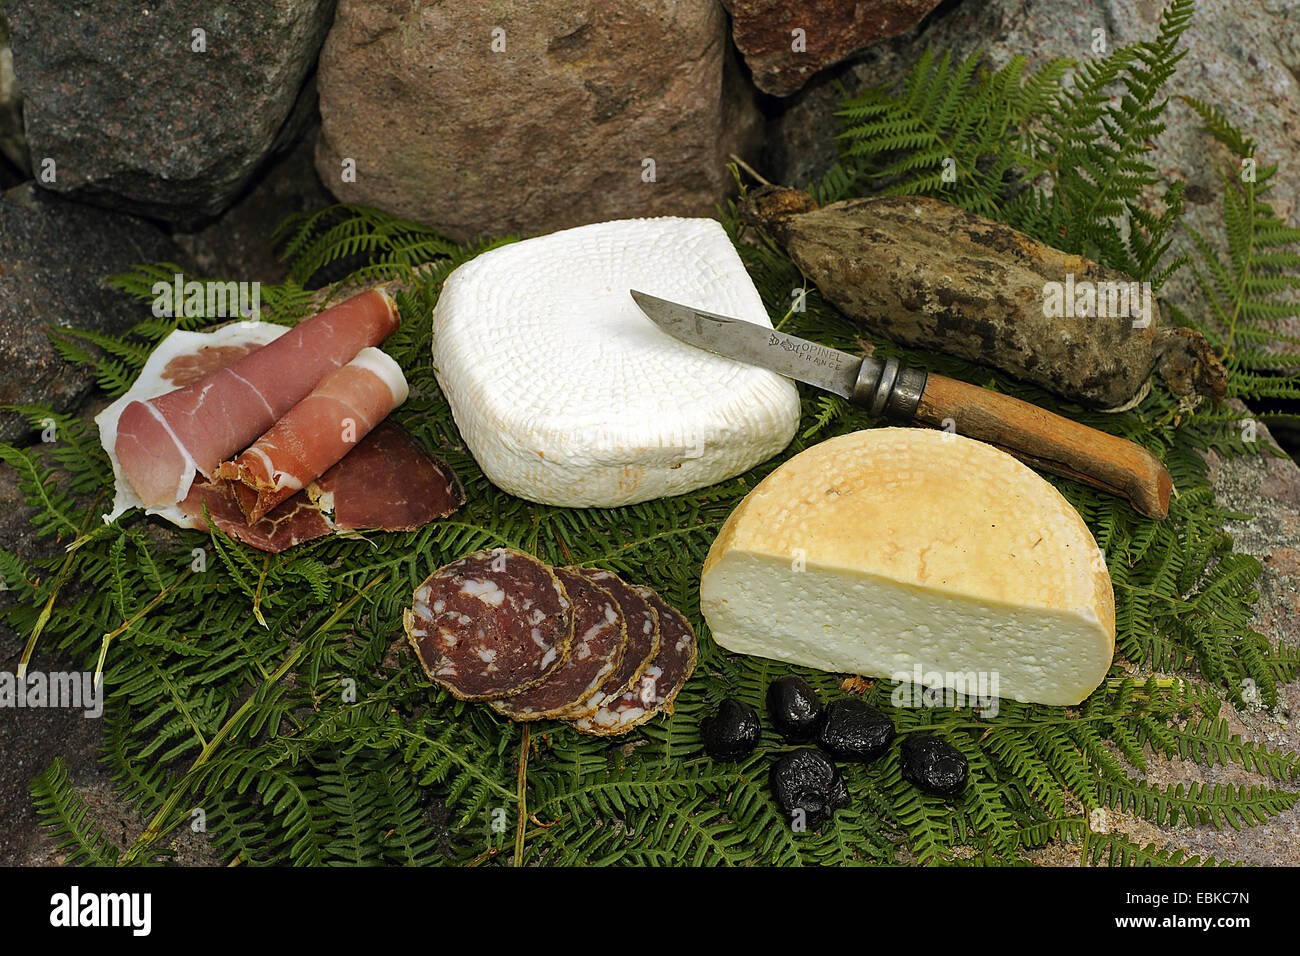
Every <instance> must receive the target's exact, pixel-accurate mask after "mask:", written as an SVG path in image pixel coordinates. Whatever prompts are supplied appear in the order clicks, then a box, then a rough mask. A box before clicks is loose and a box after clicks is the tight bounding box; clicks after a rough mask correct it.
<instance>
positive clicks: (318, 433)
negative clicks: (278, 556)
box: [216, 348, 407, 523]
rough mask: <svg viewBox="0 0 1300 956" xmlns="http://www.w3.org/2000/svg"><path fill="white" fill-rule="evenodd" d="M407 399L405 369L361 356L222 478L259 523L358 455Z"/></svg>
mask: <svg viewBox="0 0 1300 956" xmlns="http://www.w3.org/2000/svg"><path fill="white" fill-rule="evenodd" d="M406 396H407V385H406V378H405V376H403V375H402V369H401V367H400V366H399V365H398V364H397V363H396V362H394V361H393V360H392V359H391V358H390V357H389V356H387V355H385V354H384V353H383V352H381V351H380V350H379V349H377V348H365V349H362V350H361V351H360V352H358V353H357V356H356V358H354V359H353V360H352V361H351V362H349V363H348V364H347V365H344V366H343V367H341V368H338V369H335V370H334V371H332V372H330V373H329V374H327V375H326V376H325V377H324V378H323V379H321V380H320V383H319V384H318V385H317V386H316V387H315V388H314V389H312V391H311V393H310V394H309V395H308V396H307V397H306V398H304V399H303V400H302V401H300V402H299V403H298V404H297V405H295V406H293V408H291V409H290V410H289V411H288V412H286V413H285V415H284V417H283V418H281V419H280V420H279V421H277V422H276V423H275V424H274V425H272V426H271V428H270V429H269V430H268V431H267V432H266V434H265V435H263V436H262V437H261V438H259V439H258V440H257V441H256V442H254V443H253V444H252V445H251V446H250V447H249V448H247V449H246V450H245V451H244V452H243V453H242V454H240V455H239V456H238V457H237V458H235V459H234V460H233V461H228V462H224V463H223V464H222V465H221V466H220V467H219V468H218V469H217V470H216V477H217V478H218V479H220V480H222V481H227V482H229V483H230V491H231V493H232V495H233V496H234V499H235V501H236V502H237V503H238V505H239V508H240V510H241V511H242V512H243V513H244V518H245V519H246V520H247V521H249V522H250V523H252V522H256V521H258V520H260V519H261V518H263V517H265V516H266V515H267V514H268V513H270V511H271V509H273V508H274V507H275V506H276V505H278V504H280V502H282V501H284V500H286V499H287V498H289V497H290V496H292V495H293V494H295V493H297V492H298V491H301V490H302V489H303V488H305V487H306V486H307V485H308V484H309V483H310V482H312V481H315V480H316V479H317V478H319V477H320V476H321V475H323V474H324V473H325V472H326V471H327V470H328V469H329V468H330V467H331V466H333V465H334V464H335V463H337V462H338V461H340V460H341V459H342V458H343V456H344V455H346V454H348V452H350V451H352V449H353V448H355V447H356V445H357V442H359V441H360V440H361V439H362V438H364V437H365V436H366V435H367V434H369V433H370V431H371V430H372V429H373V428H374V427H375V426H376V425H378V424H379V423H380V422H381V421H383V420H384V418H385V417H386V416H387V415H388V413H389V412H391V411H392V410H393V409H394V408H396V407H397V406H398V405H400V404H402V402H404V401H406Z"/></svg>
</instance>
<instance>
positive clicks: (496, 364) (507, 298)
mask: <svg viewBox="0 0 1300 956" xmlns="http://www.w3.org/2000/svg"><path fill="white" fill-rule="evenodd" d="M630 289H638V290H640V291H642V292H648V293H650V294H651V295H656V296H660V297H662V298H665V299H670V300H672V301H675V302H681V303H684V304H688V305H692V306H696V307H698V308H701V309H704V310H707V311H710V312H717V313H721V314H723V315H728V316H732V317H735V318H738V319H743V320H745V321H749V322H754V323H756V324H759V325H763V326H766V327H768V328H770V327H771V322H770V321H769V319H768V316H767V311H766V309H765V308H764V307H763V302H762V299H761V298H760V296H759V294H758V290H756V289H755V288H754V283H753V282H752V280H751V279H750V278H749V275H748V273H746V271H745V267H744V264H743V263H742V262H741V260H740V256H739V255H737V253H736V250H735V248H734V247H733V246H732V244H731V240H730V239H729V238H728V237H727V234H726V232H725V231H724V230H723V228H722V226H721V225H720V224H719V223H717V222H715V221H714V220H712V219H681V218H671V217H666V218H660V219H629V220H621V221H617V222H603V223H596V224H594V225H590V226H579V227H578V228H576V229H567V230H564V231H562V232H557V233H552V234H551V235H547V236H541V237H538V238H536V239H528V240H525V241H523V242H518V243H514V244H512V245H508V246H503V247H501V248H498V249H493V250H491V251H489V252H485V253H483V254H482V255H481V256H478V257H477V258H475V259H473V260H471V261H470V262H467V263H466V264H465V265H462V266H460V267H459V268H458V269H456V270H455V271H454V272H452V274H451V275H450V276H448V277H447V281H446V283H445V284H444V286H443V290H442V294H441V296H440V298H439V300H438V306H437V309H436V310H435V312H434V318H433V360H434V370H435V372H436V373H437V377H438V382H439V384H440V385H441V386H442V390H443V393H444V394H445V395H446V397H447V401H448V402H449V403H450V405H451V410H452V414H453V415H454V416H455V419H456V424H457V425H458V426H459V428H460V432H461V435H462V437H463V438H464V440H465V443H466V445H467V446H468V447H469V450H470V452H471V453H472V454H473V455H474V458H475V460H476V461H477V462H478V464H479V466H480V467H481V468H482V469H483V472H484V474H485V475H487V477H488V479H489V480H491V481H492V482H493V483H494V484H495V485H497V486H498V487H500V488H502V489H504V490H505V491H508V492H510V493H511V494H514V495H518V496H519V497H521V498H527V499H529V500H531V501H538V502H542V503H544V504H553V505H565V506H573V507H613V506H617V505H626V504H633V503H635V502H639V501H648V500H650V499H652V498H661V497H664V496H667V495H677V494H684V493H685V492H688V491H693V490H695V489H697V488H701V487H703V486H705V485H710V484H713V483H715V482H718V481H722V480H724V479H726V478H730V477H732V476H734V475H737V474H740V473H741V472H743V471H746V470H747V469H749V468H752V467H753V466H754V465H757V464H758V463H759V462H762V461H764V460H765V459H767V458H770V457H772V456H773V455H775V454H777V453H778V452H780V451H781V450H782V449H783V448H785V446H786V445H787V444H789V442H790V439H791V438H793V437H794V432H795V428H796V427H797V426H798V422H799V399H798V393H797V392H796V390H795V387H794V386H793V385H792V384H791V383H790V382H789V381H787V380H786V379H784V378H782V377H781V376H779V375H776V374H774V373H772V372H767V371H764V370H763V369H759V368H754V367H752V366H747V365H742V364H740V363H738V362H734V361H731V360H730V359H725V358H722V357H720V356H717V355H713V354H711V353H709V352H705V351H703V350H702V349H697V348H694V347H693V346H690V345H686V344H684V343H682V342H679V341H677V340H676V339H674V338H673V337H672V336H670V335H668V334H667V333H665V332H663V331H661V330H660V329H659V328H658V327H657V326H655V324H654V323H653V322H651V321H650V319H648V318H647V317H646V316H645V315H644V314H643V313H642V312H641V310H640V309H639V308H637V306H636V303H635V302H633V300H632V297H631V295H630V294H629V290H630Z"/></svg>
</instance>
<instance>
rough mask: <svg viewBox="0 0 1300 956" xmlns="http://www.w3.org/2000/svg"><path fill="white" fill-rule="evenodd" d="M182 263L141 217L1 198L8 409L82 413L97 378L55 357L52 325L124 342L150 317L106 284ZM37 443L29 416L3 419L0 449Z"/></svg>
mask: <svg viewBox="0 0 1300 956" xmlns="http://www.w3.org/2000/svg"><path fill="white" fill-rule="evenodd" d="M182 259H183V256H182V255H181V252H180V250H179V249H177V247H176V246H175V245H174V244H173V243H172V242H171V241H170V240H169V239H168V238H167V236H166V235H165V234H164V233H163V232H162V231H161V230H159V229H158V228H157V227H156V226H154V225H153V224H151V223H148V222H145V221H143V220H141V219H136V218H134V217H131V216H125V215H121V214H115V213H111V212H108V211H107V210H103V209H98V208H96V207H94V206H87V205H84V204H82V203H75V202H69V201H67V200H65V199H60V198H59V197H57V196H52V195H50V194H49V193H46V192H45V191H43V190H40V189H37V188H36V187H35V186H33V185H32V184H31V183H27V184H25V185H21V186H17V187H15V188H14V189H12V190H10V191H9V192H7V193H5V194H3V195H0V405H6V404H13V403H22V404H25V403H34V402H39V403H44V404H48V405H51V406H52V407H53V408H54V409H55V410H56V411H70V410H72V409H74V408H76V406H77V404H78V403H79V402H80V401H81V400H82V399H83V398H85V396H86V395H87V394H88V393H89V392H90V390H91V388H92V387H93V386H94V376H93V374H92V373H91V372H90V371H89V370H87V369H85V368H80V367H76V366H73V365H71V364H69V363H68V362H66V361H64V359H63V358H62V357H61V356H59V354H58V353H57V352H55V351H54V348H53V346H51V345H50V339H49V335H48V333H47V331H46V326H49V325H54V326H72V327H75V328H80V329H91V330H95V331H99V332H106V333H109V334H121V333H122V332H124V331H126V330H127V329H128V328H130V327H131V326H132V325H134V324H135V323H137V322H139V321H141V320H142V319H144V318H147V312H145V311H143V310H142V307H141V306H140V305H139V304H138V303H136V302H134V301H132V300H130V299H128V298H127V297H125V296H123V295H122V294H121V293H119V292H116V291H114V290H112V289H110V288H108V287H107V286H106V285H105V284H104V283H103V279H104V278H105V277H107V276H110V275H113V274H115V273H119V272H125V271H126V270H127V269H128V268H129V267H130V266H132V265H135V264H138V263H147V262H157V261H170V262H176V261H178V260H182ZM36 437H37V436H36V435H35V433H33V432H32V430H31V429H30V427H29V425H28V423H27V422H26V420H24V419H23V418H22V417H21V416H18V415H15V414H14V413H12V412H0V441H6V442H19V443H21V442H24V441H30V440H34V439H35V438H36Z"/></svg>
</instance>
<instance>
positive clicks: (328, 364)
mask: <svg viewBox="0 0 1300 956" xmlns="http://www.w3.org/2000/svg"><path fill="white" fill-rule="evenodd" d="M400 321H401V320H400V317H399V316H398V313H397V306H396V304H395V303H394V302H393V300H392V297H391V296H389V295H388V293H386V292H384V291H382V290H377V289H376V290H370V291H367V292H363V293H361V294H360V295H356V296H353V297H352V298H350V299H348V300H347V301H345V302H341V303H339V304H338V305H336V306H334V307H333V308H330V309H326V310H325V311H324V312H321V313H319V314H317V315H315V316H312V317H311V318H310V319H307V320H305V321H303V322H301V323H299V324H298V325H297V326H295V327H294V328H292V329H290V330H289V331H288V332H286V333H284V334H283V335H281V336H280V337H279V338H277V339H275V340H274V341H273V342H271V343H270V344H268V345H266V346H265V347H263V348H260V349H257V350H256V351H254V352H250V353H248V354H246V355H244V356H243V357H241V358H239V359H237V360H236V361H235V362H233V363H232V364H230V365H228V366H226V367H224V368H221V369H218V370H217V371H214V372H211V373H209V374H207V375H205V376H203V377H202V378H201V379H199V380H198V381H197V382H194V383H193V384H192V385H188V386H185V387H183V388H179V389H176V390H175V391H173V392H169V393H167V394H165V395H160V396H158V397H157V398H152V399H149V400H148V401H136V402H132V403H130V404H129V405H127V406H126V408H125V409H123V411H122V413H121V416H120V418H119V419H118V420H117V427H116V443H115V457H116V460H117V461H118V462H119V464H120V466H121V468H122V471H123V474H124V475H125V476H126V479H127V480H128V481H129V482H130V485H131V487H132V489H133V490H134V491H135V493H136V495H137V496H138V497H139V499H140V501H141V502H142V503H143V504H144V506H145V507H146V508H148V509H159V508H168V507H172V506H174V505H176V504H177V502H180V501H184V500H185V498H186V497H187V496H188V495H189V491H190V486H191V485H192V483H193V481H194V475H195V472H196V471H197V472H198V473H199V474H201V475H203V476H204V477H205V478H211V477H213V475H214V473H215V471H216V469H217V467H218V466H219V465H220V464H221V463H222V462H223V461H225V460H226V459H228V458H229V457H230V456H231V455H233V454H235V453H236V452H239V451H241V450H243V449H245V448H247V447H248V446H249V444H251V443H252V442H253V441H254V440H256V439H257V438H258V437H259V436H261V435H264V434H265V433H266V432H267V431H268V430H269V429H270V428H271V426H272V425H274V424H275V423H276V421H278V420H279V419H280V418H282V417H283V416H284V415H285V414H286V413H287V412H288V411H289V410H290V409H291V408H293V407H294V406H295V405H296V404H298V403H299V402H300V401H302V400H303V399H304V398H305V397H307V395H308V394H309V393H310V392H311V391H312V389H313V388H315V387H316V385H317V384H318V383H319V382H320V381H321V379H322V378H324V377H325V376H326V375H327V374H328V373H330V372H331V371H333V370H335V369H337V368H339V367H340V366H342V365H344V364H346V363H347V362H349V361H351V360H352V359H353V358H354V357H355V356H356V355H357V353H358V352H360V351H361V350H362V349H364V348H367V347H370V346H375V345H378V344H379V343H380V342H382V341H383V340H384V339H386V338H387V337H388V336H389V335H390V334H392V332H393V331H394V330H395V329H396V328H397V326H398V324H399V323H400Z"/></svg>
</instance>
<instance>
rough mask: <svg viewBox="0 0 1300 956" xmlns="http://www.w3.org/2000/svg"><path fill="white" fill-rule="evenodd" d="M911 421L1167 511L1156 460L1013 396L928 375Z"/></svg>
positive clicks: (1153, 511)
mask: <svg viewBox="0 0 1300 956" xmlns="http://www.w3.org/2000/svg"><path fill="white" fill-rule="evenodd" d="M913 420H914V421H917V422H920V423H922V424H925V425H932V426H934V427H936V428H944V427H945V424H947V427H948V428H949V430H951V429H952V427H953V426H954V425H955V428H956V431H957V433H958V434H959V435H965V436H967V437H968V438H977V439H979V440H980V441H984V442H988V443H989V444H990V445H996V446H997V447H999V448H1001V449H1002V450H1003V451H1006V452H1009V453H1011V454H1012V455H1015V456H1016V457H1017V458H1019V459H1020V460H1021V461H1023V462H1025V463H1026V464H1029V465H1033V466H1034V467H1035V468H1041V469H1042V470H1043V471H1050V472H1051V473H1052V474H1054V475H1063V476H1064V477H1066V478H1072V479H1074V480H1075V481H1081V482H1083V483H1084V484H1087V485H1092V486H1093V487H1094V488H1100V489H1101V490H1102V491H1107V492H1110V493H1111V494H1114V495H1119V496H1120V497H1123V498H1127V499H1128V500H1129V501H1130V502H1131V503H1132V504H1133V507H1134V508H1136V509H1137V511H1138V512H1139V513H1141V514H1144V515H1146V516H1147V517H1148V518H1157V519H1158V518H1164V517H1165V516H1166V515H1168V514H1169V493H1170V491H1171V490H1172V489H1173V481H1172V479H1170V477H1169V472H1168V471H1167V470H1166V469H1165V466H1164V465H1163V464H1161V463H1160V461H1159V459H1157V458H1156V457H1155V456H1154V455H1152V454H1151V453H1150V452H1149V451H1147V450H1146V449H1145V448H1143V447H1141V446H1140V445H1135V444H1134V443H1133V442H1131V441H1127V440H1126V439H1123V438H1117V437H1115V436H1114V435H1108V434H1106V433H1105V432H1100V431H1098V430H1097V429H1095V428H1089V427H1088V426H1087V425H1080V424H1079V423H1078V422H1075V421H1071V420H1070V419H1068V418H1062V417H1061V416H1060V415H1054V414H1052V413H1051V412H1049V411H1047V410H1046V409H1042V408H1039V407H1038V406H1036V405H1031V404H1029V403H1028V402H1022V401H1020V399H1018V398H1012V397H1011V396H1010V395H1003V394H1001V393H999V392H993V391H990V390H989V389H987V388H980V387H979V386H977V385H968V384H966V383H965V382H959V381H957V380H956V379H952V378H947V377H945V376H943V375H935V374H934V373H933V372H932V373H930V375H929V376H928V377H927V378H926V382H925V390H924V391H923V392H922V393H921V401H920V404H919V405H918V406H917V409H916V414H915V416H914V418H913Z"/></svg>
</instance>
